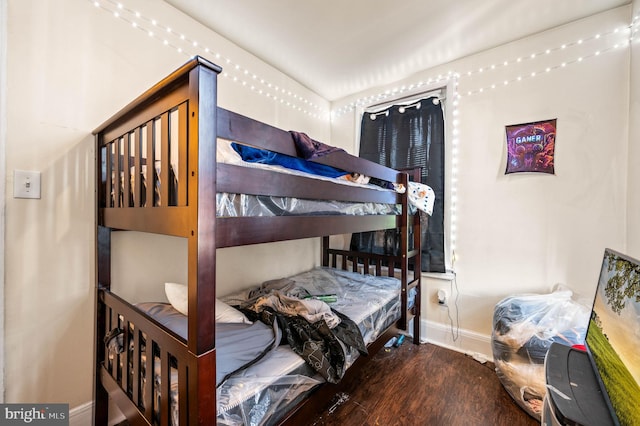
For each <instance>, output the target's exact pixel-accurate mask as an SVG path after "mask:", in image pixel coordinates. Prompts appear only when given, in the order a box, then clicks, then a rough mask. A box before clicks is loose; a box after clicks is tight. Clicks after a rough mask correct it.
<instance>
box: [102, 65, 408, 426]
mask: <svg viewBox="0 0 640 426" xmlns="http://www.w3.org/2000/svg"><path fill="white" fill-rule="evenodd" d="M220 71H221V68H220V67H218V66H217V65H215V64H213V63H211V62H209V61H207V60H205V59H203V58H200V57H195V58H193V59H192V60H190V61H189V62H187V63H186V64H185V65H183V66H182V67H181V68H179V69H178V70H176V71H175V72H173V73H172V74H170V75H169V76H168V77H166V78H165V79H163V80H162V81H160V82H159V83H158V84H156V85H155V86H153V87H152V88H151V89H149V90H148V91H147V92H145V93H144V94H142V95H141V96H139V97H138V98H136V99H135V100H134V101H133V102H131V103H130V104H129V105H127V106H126V107H125V108H123V109H122V110H121V111H120V112H118V113H117V114H116V115H114V116H113V117H112V118H110V119H109V120H108V121H106V122H105V123H104V124H102V125H101V126H100V127H99V128H98V129H96V130H95V132H94V134H95V138H96V158H97V166H96V171H97V173H96V174H97V176H96V177H97V209H96V215H97V218H96V221H97V230H96V245H97V247H96V257H97V260H96V262H97V267H96V271H97V272H96V275H97V285H96V319H95V327H96V346H95V368H96V369H95V402H96V405H95V424H96V425H106V424H107V419H108V414H109V413H108V407H109V400H110V399H111V400H113V402H114V403H115V404H116V405H117V406H118V408H119V409H120V411H121V412H122V413H123V414H124V415H125V416H126V418H127V420H128V422H129V423H130V424H160V425H169V424H181V425H193V424H200V425H211V424H214V423H216V422H217V423H223V424H224V423H227V421H228V423H229V424H232V423H233V419H234V417H233V415H229V416H227V415H222V416H221V413H220V412H221V411H225V410H226V409H221V407H220V405H221V400H222V399H224V398H227V397H228V395H226V394H225V392H224V391H221V390H220V388H218V389H217V390H216V379H217V373H218V374H219V373H220V368H221V366H220V365H218V366H217V361H216V358H217V356H216V355H217V354H218V355H219V356H218V358H221V357H222V356H223V355H222V353H223V350H224V349H225V348H226V347H225V346H221V344H220V342H221V341H222V340H221V336H222V331H221V329H220V328H219V327H218V326H219V325H220V324H218V323H217V322H216V313H217V312H216V310H217V309H219V308H215V307H216V306H220V305H219V303H220V302H221V300H219V299H218V295H217V294H216V250H217V249H222V248H225V247H232V246H242V245H249V244H258V243H268V242H275V241H283V240H292V239H302V238H311V237H319V240H320V243H321V247H322V248H321V253H322V258H321V259H319V263H320V265H321V266H319V268H318V271H317V272H318V273H320V274H324V275H332V276H334V275H335V276H338V275H339V276H340V277H341V279H342V280H346V282H347V286H350V283H352V282H356V281H359V279H358V278H357V277H362V279H363V280H364V281H367V280H369V279H377V278H375V277H379V279H380V280H382V283H383V284H380V283H377V284H374V285H377V286H382V287H385V286H386V285H387V284H384V283H385V281H384V280H388V281H394V282H396V283H397V285H396V287H395V288H394V287H393V285H392V284H389V286H390V287H389V288H393V290H392V292H393V295H392V297H391V298H387V299H385V300H384V301H383V302H380V303H379V305H380V306H379V307H378V308H379V309H383V310H384V309H386V310H387V311H388V312H392V314H390V315H387V316H386V317H384V316H382V317H383V318H382V319H381V320H380V321H378V323H379V324H378V325H377V328H376V329H375V331H372V332H371V333H368V334H367V336H366V337H365V338H364V340H366V342H365V344H366V349H365V351H367V352H368V353H369V355H371V354H373V353H375V352H376V351H378V350H379V349H380V348H382V347H383V346H384V344H385V343H386V342H388V341H389V340H390V339H391V338H392V337H394V336H397V335H398V334H399V333H401V334H407V335H412V336H413V342H414V343H416V344H418V343H419V339H420V329H419V326H420V321H419V315H420V294H419V292H420V273H415V274H414V273H413V271H414V270H415V271H419V270H420V255H419V253H420V237H419V236H420V230H419V227H420V218H419V214H418V213H416V212H415V211H414V210H412V208H411V206H410V202H409V196H408V192H409V191H405V192H404V193H403V192H402V191H399V190H389V189H381V188H374V187H372V185H359V184H356V185H353V184H344V182H336V181H335V179H332V178H320V179H317V178H315V177H310V176H308V175H305V174H297V173H293V174H291V173H280V172H278V171H274V170H271V169H268V168H267V169H265V168H262V167H245V166H243V165H241V164H238V163H233V162H231V163H228V162H219V161H216V159H217V158H219V157H221V156H224V155H223V154H220V153H219V152H218V149H219V147H218V148H217V146H222V144H223V142H222V141H233V142H234V143H239V144H243V145H245V146H250V147H253V148H258V149H261V150H269V152H275V153H279V154H283V155H286V156H288V157H291V158H300V157H301V154H299V152H298V151H299V150H297V149H296V146H295V143H294V142H293V141H292V134H291V133H290V132H288V131H284V130H280V129H277V128H275V127H272V126H269V125H267V124H264V123H261V122H258V121H256V120H254V119H251V118H249V117H245V116H242V115H240V114H237V113H234V112H231V111H227V110H225V109H223V108H220V107H218V106H217V103H216V87H217V75H218V74H219V73H220ZM225 155H226V154H225ZM313 162H314V163H315V164H322V165H327V166H330V167H333V168H336V169H339V170H344V171H348V172H350V173H357V174H359V175H365V176H369V177H371V178H373V179H376V180H379V181H380V182H386V183H388V184H391V186H394V187H395V188H396V189H397V188H402V187H404V188H407V187H408V185H409V183H410V176H409V175H410V174H411V173H408V172H401V171H396V170H393V169H389V168H386V167H383V166H380V165H378V164H374V163H372V162H369V161H366V160H363V159H360V158H358V157H354V156H352V155H349V154H347V153H346V152H344V151H341V150H336V151H334V152H330V153H328V154H327V155H322V156H319V157H317V158H313ZM413 174H414V175H415V172H414V173H413ZM230 194H231V195H230ZM236 195H237V198H238V199H242V200H255V199H256V197H257V199H265V197H266V199H267V200H271V199H272V198H271V197H276V199H278V200H287V199H290V198H294V199H297V200H305V203H304V205H305V206H308V205H311V204H306V201H309V202H312V201H313V202H319V203H320V204H319V211H318V212H314V211H313V210H311V211H309V209H307V210H305V211H303V212H296V211H281V212H276V213H273V212H268V213H255V212H254V210H253V209H249V213H246V212H245V213H242V212H240V213H237V212H236V213H230V212H229V211H228V210H224V211H221V210H220V206H221V205H227V204H228V203H227V201H228V199H229V197H231V198H232V199H233V198H234V197H235V196H236ZM221 197H223V198H221ZM243 197H245V198H243ZM225 200H227V201H225ZM247 202H251V201H247ZM242 203H245V201H243V202H242ZM242 203H241V204H242ZM336 203H344V204H346V205H355V206H360V205H370V204H374V205H378V204H379V205H386V206H392V207H394V208H392V209H391V210H385V211H382V212H369V211H361V210H360V209H359V208H356V209H355V210H354V209H350V208H347V209H346V210H345V211H339V212H327V211H325V209H324V207H323V206H325V205H327V204H331V205H333V204H336ZM258 204H260V202H258ZM267 204H277V203H272V202H269V203H267ZM310 208H311V207H310ZM232 210H234V209H232ZM240 210H242V209H240ZM354 211H357V212H358V213H357V214H354V213H353V212H354ZM381 229H397V230H399V234H400V248H399V252H397V253H394V254H392V255H382V254H375V253H362V252H352V251H348V250H344V249H341V248H331V247H330V244H329V243H330V238H329V237H330V236H331V235H340V234H348V233H353V232H363V231H372V230H381ZM410 230H412V232H409V231H410ZM119 231H139V232H148V233H154V234H160V235H169V236H176V237H181V238H184V239H186V240H187V250H188V253H187V259H188V260H187V261H188V265H187V275H188V279H187V281H188V282H187V283H186V292H187V295H186V301H187V302H186V303H187V308H188V309H187V312H185V313H183V314H181V313H176V311H175V309H173V308H174V307H173V306H170V305H164V306H162V305H158V304H149V303H141V304H133V303H130V302H128V301H127V300H125V299H124V298H122V297H120V296H119V295H118V294H116V293H114V292H112V291H111V290H112V289H111V287H112V280H111V278H112V271H111V268H112V251H111V249H112V232H119ZM324 275H323V276H324ZM372 277H374V278H372ZM295 279H296V278H294V280H295ZM305 280H306V281H307V282H311V283H312V284H311V285H312V286H313V282H314V278H311V279H310V281H309V278H308V277H307V275H305V274H302V277H301V278H300V282H303V283H304V282H305ZM286 282H287V283H290V280H289V279H288V278H287V280H286ZM343 282H344V281H343ZM128 285H129V284H128ZM382 287H380V288H382ZM316 290H317V291H319V290H318V289H316ZM311 291H313V289H311ZM332 291H334V292H335V291H337V292H340V291H342V290H341V289H340V288H338V289H333V290H332ZM359 292H360V293H359ZM369 292H370V291H369V290H358V289H357V288H356V289H355V290H353V289H352V290H351V293H349V294H350V296H349V297H351V298H352V299H353V298H354V297H356V298H357V297H359V295H362V296H363V297H364V296H365V294H366V293H369ZM309 294H312V293H309ZM340 294H341V295H342V293H340ZM345 294H346V293H345ZM225 297H226V299H225ZM238 297H239V296H238V294H234V295H224V296H220V298H221V299H224V300H225V301H226V302H228V305H226V304H225V305H224V306H227V307H230V306H235V307H237V308H240V306H239V305H242V301H240V302H239V301H238ZM234 298H235V299H234ZM345 299H346V297H345ZM363 300H364V299H363ZM234 302H235V305H234ZM223 303H224V302H223ZM389 303H392V304H393V303H395V304H396V305H397V308H394V309H391V308H388V304H389ZM357 304H358V303H355V305H357ZM352 305H354V304H353V303H352ZM342 308H343V307H341V308H340V309H342ZM232 309H233V308H232ZM344 309H345V310H347V311H348V310H349V306H346V305H345V306H344ZM158 310H169V311H171V315H173V316H176V315H178V316H180V315H182V317H181V318H182V322H181V323H180V324H181V326H180V327H177V328H181V329H180V330H178V329H177V328H176V326H172V325H170V324H168V323H167V322H166V321H165V320H164V319H163V317H162V316H159V315H156V314H157V312H158ZM336 311H339V310H338V309H336ZM238 312H240V311H238ZM243 312H245V311H243ZM354 313H355V314H356V315H357V312H356V311H354ZM356 321H360V322H361V323H362V322H366V321H364V320H362V319H359V320H355V319H354V321H353V322H354V323H355V322H356ZM249 323H253V324H255V323H256V321H254V322H252V321H249ZM356 325H358V324H356ZM358 326H359V325H358ZM216 334H218V336H216ZM216 341H218V347H216ZM252 341H253V340H252ZM289 352H291V351H290V350H289V349H287V348H286V347H285V346H278V347H277V348H271V350H270V351H269V356H268V357H262V358H260V359H258V360H257V362H254V363H249V364H248V365H247V366H246V368H243V369H240V370H239V371H235V372H233V374H234V375H232V376H231V377H228V378H225V379H226V380H227V381H229V382H234V381H235V382H234V383H236V382H237V383H241V382H238V380H241V378H242V377H243V376H246V377H248V379H247V380H249V382H250V381H252V380H253V381H254V382H259V379H256V378H255V377H256V376H253V375H252V374H254V373H253V372H254V370H256V369H259V368H260V367H261V364H265V365H266V366H262V367H264V368H266V369H267V370H268V371H271V372H273V371H276V370H278V368H277V367H278V366H281V365H282V364H283V363H284V361H282V362H280V361H279V360H280V359H284V358H286V359H288V360H291V359H292V358H291V354H290V353H289ZM294 358H295V357H294ZM367 358H368V357H367V356H359V354H354V356H353V357H351V358H350V360H349V362H348V367H349V368H348V369H347V370H346V372H345V373H344V375H343V376H342V377H340V380H333V382H335V383H329V382H328V381H327V380H322V378H318V375H317V373H316V372H313V371H312V372H308V371H306V372H301V371H302V370H305V368H306V369H307V370H308V368H307V366H306V365H303V364H304V363H300V362H297V363H296V362H294V364H295V365H293V366H290V367H287V369H285V370H286V371H284V372H283V374H284V375H288V377H294V376H295V377H308V378H309V380H306V382H305V385H304V386H300V387H299V389H300V391H299V392H296V393H295V394H289V393H287V392H285V394H286V395H289V396H290V397H289V396H288V397H287V398H286V404H281V405H279V406H278V407H277V409H275V410H273V411H274V412H273V413H268V416H266V417H265V418H264V419H261V420H259V421H258V422H257V423H258V424H272V423H278V424H281V423H289V424H301V423H304V422H306V421H308V419H310V418H313V416H314V415H317V413H319V412H320V410H322V409H323V408H326V407H327V404H328V403H329V401H330V400H331V398H333V397H334V396H335V395H336V393H337V392H338V391H339V389H340V387H341V386H344V385H345V383H348V381H349V380H350V379H351V378H352V377H353V376H354V374H355V372H356V371H357V369H358V368H359V366H360V365H362V364H363V363H365V362H366V360H367ZM218 362H220V359H219V360H218ZM217 367H218V368H217ZM314 373H316V374H315V375H314ZM390 374H392V373H390ZM246 383H247V382H245V385H243V386H244V387H245V388H246ZM265 386H267V387H268V386H270V385H269V384H265ZM278 389H279V388H278ZM269 395H271V394H269ZM252 398H253V399H251V398H249V402H247V398H244V404H245V405H247V404H248V405H251V404H252V402H251V401H257V398H258V397H256V396H255V394H253V397H252ZM227 402H228V401H227ZM238 405H240V406H241V405H242V404H241V403H237V404H234V406H238ZM243 415H244V414H242V413H241V414H240V415H239V417H238V416H236V417H235V418H236V419H237V418H240V422H242V421H246V419H245V420H242V416H243Z"/></svg>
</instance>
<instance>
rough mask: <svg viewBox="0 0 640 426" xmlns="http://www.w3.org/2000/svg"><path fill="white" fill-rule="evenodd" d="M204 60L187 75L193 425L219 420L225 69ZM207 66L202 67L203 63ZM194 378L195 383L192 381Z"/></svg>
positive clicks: (188, 342) (191, 403) (190, 409)
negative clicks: (215, 387)
mask: <svg viewBox="0 0 640 426" xmlns="http://www.w3.org/2000/svg"><path fill="white" fill-rule="evenodd" d="M199 60H200V64H199V66H196V67H195V68H193V69H192V70H191V71H190V72H189V106H188V141H189V145H188V148H189V149H188V152H189V154H188V155H189V160H188V164H189V167H190V170H189V178H188V179H189V185H188V196H189V203H188V204H189V208H190V213H189V216H190V217H189V223H190V224H191V225H190V226H191V231H190V235H189V237H188V263H189V264H188V288H189V289H188V299H189V300H188V305H189V315H188V339H187V344H188V347H189V351H190V352H191V353H192V354H194V355H195V356H196V358H197V378H195V377H193V376H191V380H189V393H188V394H189V396H190V398H189V417H190V423H192V424H195V423H196V422H197V423H198V424H201V425H212V424H215V422H216V395H215V392H211V390H210V389H209V387H208V386H209V385H210V384H211V383H215V377H216V353H215V297H216V294H215V279H216V262H215V257H216V217H215V216H216V215H215V211H216V205H215V204H216V139H217V127H216V123H217V118H216V112H217V98H216V96H217V75H218V73H219V72H220V71H221V69H220V68H219V67H217V66H215V65H213V64H211V63H209V62H205V61H204V60H201V59H199ZM203 64H204V65H203ZM193 379H195V383H193Z"/></svg>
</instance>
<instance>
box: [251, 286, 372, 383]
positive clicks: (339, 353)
mask: <svg viewBox="0 0 640 426" xmlns="http://www.w3.org/2000/svg"><path fill="white" fill-rule="evenodd" d="M241 310H242V312H243V313H244V314H245V315H247V317H248V318H249V319H250V320H252V321H256V320H260V321H262V322H263V323H265V324H267V325H270V326H274V325H275V326H277V328H278V330H279V334H280V335H281V336H282V338H281V344H283V343H288V344H289V346H291V349H292V350H293V351H294V352H295V353H297V354H298V355H300V356H301V357H302V358H303V359H304V360H305V362H306V363H307V364H309V365H310V366H311V367H312V368H313V369H314V370H315V371H317V372H318V373H319V374H320V375H322V377H324V378H325V380H327V381H328V382H330V383H338V382H339V381H340V379H342V377H343V376H344V373H345V371H346V363H347V354H348V353H349V351H350V348H355V349H356V350H358V352H359V353H360V354H361V355H367V348H366V346H365V344H364V341H363V339H362V334H361V333H360V330H359V329H358V327H357V325H356V324H355V323H354V322H353V321H351V320H350V319H349V318H348V317H347V316H345V315H343V314H341V313H340V312H337V311H335V310H333V309H331V308H330V307H329V305H327V304H326V303H324V302H322V301H320V300H307V299H298V298H296V297H290V296H287V295H285V294H284V293H282V292H281V291H279V290H269V291H268V292H266V293H265V292H264V290H263V292H262V294H261V295H259V296H257V297H255V298H254V299H252V300H251V301H249V302H248V303H246V304H243V306H242V307H241Z"/></svg>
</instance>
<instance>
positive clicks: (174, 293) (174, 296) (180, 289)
mask: <svg viewBox="0 0 640 426" xmlns="http://www.w3.org/2000/svg"><path fill="white" fill-rule="evenodd" d="M164 294H165V295H166V296H167V299H168V300H169V303H171V306H173V309H175V310H176V311H178V312H180V313H181V314H183V315H188V314H189V299H188V295H189V291H188V289H187V286H186V285H184V284H176V283H164Z"/></svg>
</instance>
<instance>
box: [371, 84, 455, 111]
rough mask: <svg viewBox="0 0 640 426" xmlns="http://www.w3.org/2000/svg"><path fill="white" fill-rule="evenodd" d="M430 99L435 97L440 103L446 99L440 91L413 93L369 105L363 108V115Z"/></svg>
mask: <svg viewBox="0 0 640 426" xmlns="http://www.w3.org/2000/svg"><path fill="white" fill-rule="evenodd" d="M430 97H437V98H438V99H439V100H440V101H442V100H444V99H446V96H445V95H444V91H443V90H442V89H436V90H429V91H428V92H419V93H413V94H411V95H407V96H403V97H400V98H396V99H393V100H390V101H386V102H381V103H379V104H373V105H369V106H368V107H366V108H365V110H364V112H365V113H371V112H380V111H383V110H385V109H387V108H389V107H391V106H393V105H407V104H411V103H414V102H416V101H417V100H419V99H426V98H430Z"/></svg>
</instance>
